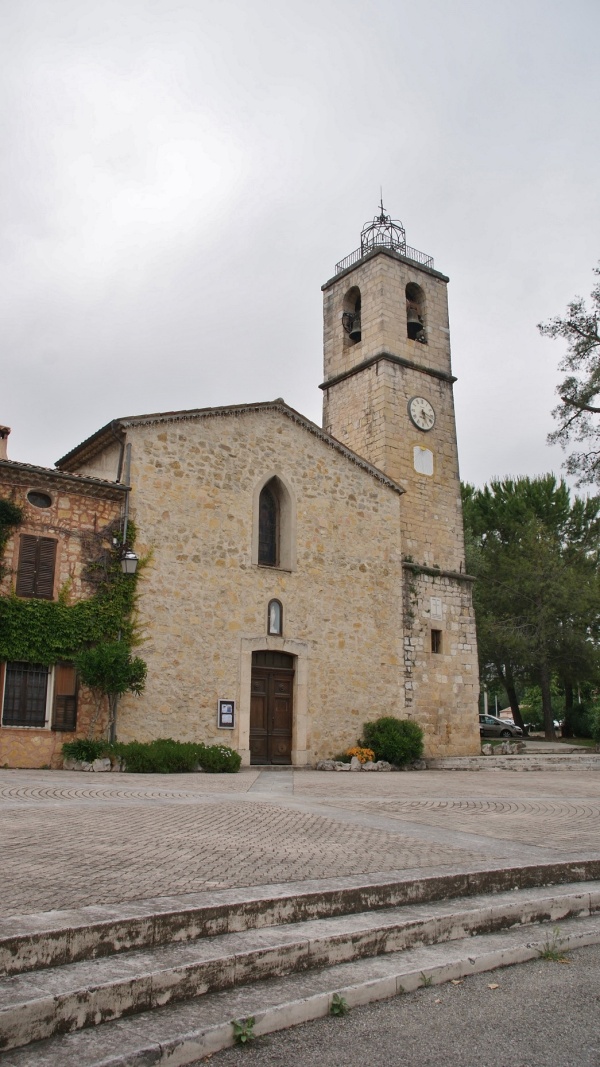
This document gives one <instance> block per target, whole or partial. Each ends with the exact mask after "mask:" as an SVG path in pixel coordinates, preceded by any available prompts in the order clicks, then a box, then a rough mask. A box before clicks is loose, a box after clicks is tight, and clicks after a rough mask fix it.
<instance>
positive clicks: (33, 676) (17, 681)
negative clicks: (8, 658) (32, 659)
mask: <svg viewBox="0 0 600 1067" xmlns="http://www.w3.org/2000/svg"><path fill="white" fill-rule="evenodd" d="M48 674H49V670H48V667H45V666H44V665H43V664H41V663H7V664H6V674H5V682H4V700H3V703H2V725H3V726H37V727H38V728H39V727H44V726H45V725H46V702H47V696H48Z"/></svg>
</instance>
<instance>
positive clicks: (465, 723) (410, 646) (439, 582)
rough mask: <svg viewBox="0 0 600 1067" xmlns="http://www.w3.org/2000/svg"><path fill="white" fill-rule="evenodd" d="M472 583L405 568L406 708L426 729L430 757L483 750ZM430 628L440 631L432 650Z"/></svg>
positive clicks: (407, 713)
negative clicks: (437, 646)
mask: <svg viewBox="0 0 600 1067" xmlns="http://www.w3.org/2000/svg"><path fill="white" fill-rule="evenodd" d="M471 585H472V583H471V582H469V581H464V580H463V581H461V580H460V579H453V578H450V577H447V576H444V575H439V576H437V575H428V574H422V573H418V572H415V571H413V570H412V569H410V568H405V571H404V688H405V709H406V715H407V716H408V717H411V718H413V717H414V718H415V719H416V720H417V721H418V722H419V723H420V724H421V726H422V727H423V729H424V730H425V737H426V749H427V753H428V755H430V756H441V755H444V754H446V753H449V752H452V753H460V754H462V755H472V754H476V753H479V751H480V740H479V723H478V717H477V699H478V695H479V673H478V663H477V640H476V634H475V620H474V616H473V607H472V602H471ZM432 630H437V631H438V633H439V634H440V644H441V648H440V651H439V652H434V651H433V650H432V638H431V631H432ZM474 709H475V710H474Z"/></svg>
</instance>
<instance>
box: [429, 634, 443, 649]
mask: <svg viewBox="0 0 600 1067" xmlns="http://www.w3.org/2000/svg"><path fill="white" fill-rule="evenodd" d="M431 651H432V652H441V651H442V631H441V630H432V631H431Z"/></svg>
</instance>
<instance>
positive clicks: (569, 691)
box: [561, 682, 575, 737]
mask: <svg viewBox="0 0 600 1067" xmlns="http://www.w3.org/2000/svg"><path fill="white" fill-rule="evenodd" d="M574 703H575V700H574V695H573V686H572V684H571V682H565V717H564V719H563V724H562V730H561V733H562V736H563V737H572V736H573V727H572V726H571V712H572V711H573V704H574Z"/></svg>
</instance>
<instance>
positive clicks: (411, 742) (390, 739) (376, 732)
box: [361, 715, 423, 767]
mask: <svg viewBox="0 0 600 1067" xmlns="http://www.w3.org/2000/svg"><path fill="white" fill-rule="evenodd" d="M361 744H364V745H366V746H367V747H368V748H372V749H373V751H374V752H375V759H376V760H387V762H388V763H395V764H396V766H398V767H401V766H402V765H403V764H404V763H412V761H413V760H416V759H420V758H421V756H422V755H423V731H422V729H421V727H420V726H419V725H418V724H417V723H416V722H413V721H412V720H411V719H394V718H392V717H391V716H389V715H388V716H383V717H382V718H381V719H376V720H375V722H366V723H365V724H364V726H363V741H362V742H361Z"/></svg>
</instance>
